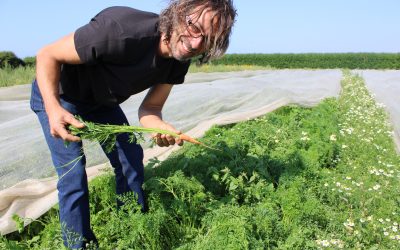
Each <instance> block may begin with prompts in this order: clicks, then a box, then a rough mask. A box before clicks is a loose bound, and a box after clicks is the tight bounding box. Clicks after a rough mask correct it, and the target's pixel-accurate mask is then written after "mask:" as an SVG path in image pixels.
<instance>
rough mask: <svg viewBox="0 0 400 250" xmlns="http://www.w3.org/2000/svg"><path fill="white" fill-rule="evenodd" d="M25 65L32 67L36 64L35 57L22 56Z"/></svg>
mask: <svg viewBox="0 0 400 250" xmlns="http://www.w3.org/2000/svg"><path fill="white" fill-rule="evenodd" d="M24 62H25V66H28V67H34V66H35V65H36V57H35V56H28V57H25V58H24Z"/></svg>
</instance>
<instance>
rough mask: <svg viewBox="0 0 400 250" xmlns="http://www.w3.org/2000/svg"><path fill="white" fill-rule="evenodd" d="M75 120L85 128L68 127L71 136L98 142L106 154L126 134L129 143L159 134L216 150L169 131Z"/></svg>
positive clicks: (80, 119)
mask: <svg viewBox="0 0 400 250" xmlns="http://www.w3.org/2000/svg"><path fill="white" fill-rule="evenodd" d="M77 118H78V120H79V121H80V122H82V123H83V124H85V127H83V128H76V127H74V126H72V125H70V126H69V127H68V129H69V130H70V131H71V134H73V135H76V136H79V137H80V138H81V139H87V140H91V141H98V142H99V143H100V144H101V145H103V146H105V148H106V151H107V152H111V151H112V149H113V148H114V146H115V143H116V139H117V136H118V135H119V134H123V133H128V134H129V135H130V142H138V141H139V142H140V141H144V137H143V133H160V134H166V135H170V136H173V137H175V138H179V139H181V140H182V141H186V142H190V143H193V144H197V145H201V146H203V147H206V148H209V149H213V150H218V149H214V148H211V147H209V146H207V145H205V144H204V143H202V142H199V141H198V140H196V139H194V138H192V137H190V136H188V135H186V134H177V133H174V132H172V131H169V130H164V129H158V128H144V127H139V126H130V125H112V124H100V123H94V122H88V121H84V120H82V118H80V117H77Z"/></svg>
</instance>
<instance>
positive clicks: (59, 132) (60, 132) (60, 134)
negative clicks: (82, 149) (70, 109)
mask: <svg viewBox="0 0 400 250" xmlns="http://www.w3.org/2000/svg"><path fill="white" fill-rule="evenodd" d="M50 134H51V135H52V136H53V137H55V138H61V139H63V140H64V141H70V142H78V141H80V140H81V138H79V137H78V136H74V135H71V134H70V133H69V132H68V131H67V130H66V129H65V128H63V127H59V128H57V129H54V130H52V131H51V132H50Z"/></svg>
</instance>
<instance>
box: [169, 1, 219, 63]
mask: <svg viewBox="0 0 400 250" xmlns="http://www.w3.org/2000/svg"><path fill="white" fill-rule="evenodd" d="M213 16H214V12H213V11H211V10H210V9H209V8H206V9H204V11H203V12H202V13H201V14H200V16H197V15H196V14H191V15H188V16H186V17H185V23H182V24H181V25H179V26H178V27H177V28H176V29H175V30H173V32H172V34H171V38H170V41H169V50H170V54H171V55H172V57H174V58H175V59H177V60H180V61H185V60H188V59H190V58H192V57H194V56H197V55H199V54H202V53H204V52H205V48H204V43H205V40H206V37H208V36H210V35H211V30H212V29H211V25H216V22H215V20H216V19H214V20H211V19H212V17H213Z"/></svg>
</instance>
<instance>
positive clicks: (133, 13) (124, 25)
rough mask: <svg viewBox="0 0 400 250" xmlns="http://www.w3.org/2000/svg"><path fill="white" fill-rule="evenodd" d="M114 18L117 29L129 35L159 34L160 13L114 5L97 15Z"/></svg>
mask: <svg viewBox="0 0 400 250" xmlns="http://www.w3.org/2000/svg"><path fill="white" fill-rule="evenodd" d="M99 16H101V18H104V19H107V20H112V22H113V23H115V25H116V27H117V29H119V30H120V31H122V33H124V34H126V35H127V36H129V37H153V36H157V34H158V32H157V24H158V18H159V15H158V14H155V13H152V12H147V11H142V10H138V9H134V8H131V7H125V6H113V7H109V8H107V9H104V10H103V11H101V12H100V13H99V14H98V15H97V16H96V17H99Z"/></svg>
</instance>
